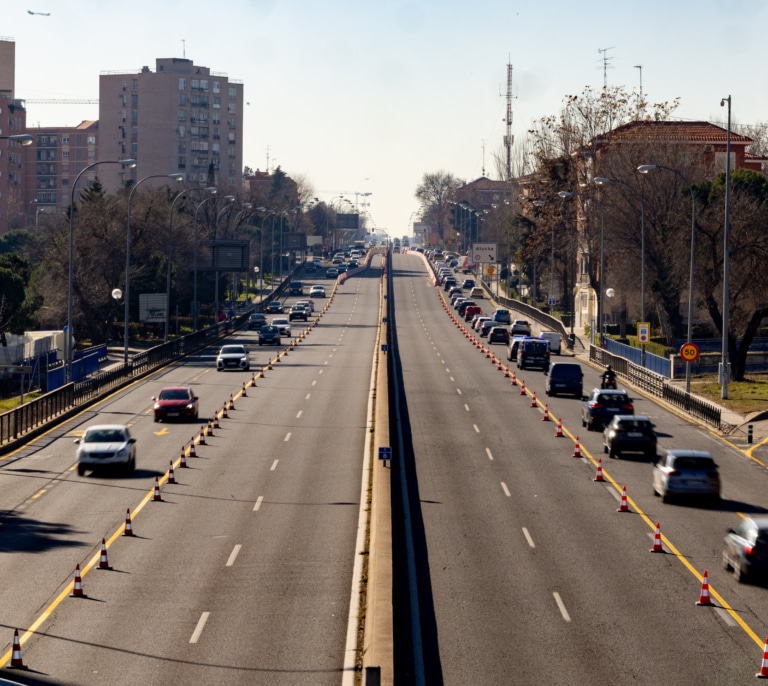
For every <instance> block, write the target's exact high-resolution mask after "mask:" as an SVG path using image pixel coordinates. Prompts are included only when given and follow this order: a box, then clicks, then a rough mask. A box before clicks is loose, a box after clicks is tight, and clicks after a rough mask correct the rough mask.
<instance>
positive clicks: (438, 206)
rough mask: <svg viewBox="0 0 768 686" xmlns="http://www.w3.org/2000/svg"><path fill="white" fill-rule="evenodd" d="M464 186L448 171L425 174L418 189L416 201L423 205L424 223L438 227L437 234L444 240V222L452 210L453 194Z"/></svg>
mask: <svg viewBox="0 0 768 686" xmlns="http://www.w3.org/2000/svg"><path fill="white" fill-rule="evenodd" d="M463 185H464V182H463V181H460V180H459V179H457V178H456V177H455V176H453V174H451V173H449V172H446V171H442V170H440V171H438V172H432V173H430V172H425V173H424V176H423V177H422V180H421V183H420V184H419V186H418V187H417V188H416V193H415V196H416V199H417V200H418V201H419V202H420V203H421V216H422V221H424V222H426V223H427V224H431V225H433V226H435V227H437V234H438V236H439V238H440V240H441V241H442V240H443V239H444V231H445V228H444V221H445V219H446V218H447V216H448V214H449V211H450V208H449V203H448V201H449V199H450V197H451V192H452V191H454V190H456V189H457V188H459V187H461V186H463Z"/></svg>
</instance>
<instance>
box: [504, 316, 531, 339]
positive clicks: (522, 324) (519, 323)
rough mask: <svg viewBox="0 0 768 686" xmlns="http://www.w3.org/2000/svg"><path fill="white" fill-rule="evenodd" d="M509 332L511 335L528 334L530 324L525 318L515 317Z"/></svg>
mask: <svg viewBox="0 0 768 686" xmlns="http://www.w3.org/2000/svg"><path fill="white" fill-rule="evenodd" d="M509 333H510V334H511V335H512V336H530V335H531V325H530V324H529V323H528V322H527V321H526V320H525V319H515V321H513V322H512V328H511V329H510V331H509Z"/></svg>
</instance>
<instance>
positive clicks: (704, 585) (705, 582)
mask: <svg viewBox="0 0 768 686" xmlns="http://www.w3.org/2000/svg"><path fill="white" fill-rule="evenodd" d="M696 604H697V605H714V603H713V602H712V598H710V597H709V574H707V570H706V569H705V570H704V576H703V578H702V579H701V591H700V592H699V599H698V600H697V601H696Z"/></svg>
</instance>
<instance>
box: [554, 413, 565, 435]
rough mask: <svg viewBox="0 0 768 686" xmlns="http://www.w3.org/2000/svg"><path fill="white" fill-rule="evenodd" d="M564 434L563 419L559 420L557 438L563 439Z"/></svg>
mask: <svg viewBox="0 0 768 686" xmlns="http://www.w3.org/2000/svg"><path fill="white" fill-rule="evenodd" d="M564 435H565V434H563V419H562V417H561V418H560V419H558V420H557V428H556V429H555V438H562V437H563V436H564Z"/></svg>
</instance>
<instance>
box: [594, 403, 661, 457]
mask: <svg viewBox="0 0 768 686" xmlns="http://www.w3.org/2000/svg"><path fill="white" fill-rule="evenodd" d="M603 452H606V453H608V456H609V457H618V456H619V455H621V454H622V453H643V455H645V457H647V458H648V459H649V460H650V459H651V458H655V457H656V434H655V433H654V431H653V424H652V423H651V420H650V419H648V417H644V416H642V415H635V414H630V415H628V414H617V415H615V416H614V418H613V419H611V421H610V422H608V426H606V427H605V431H603ZM654 462H655V460H654Z"/></svg>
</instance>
